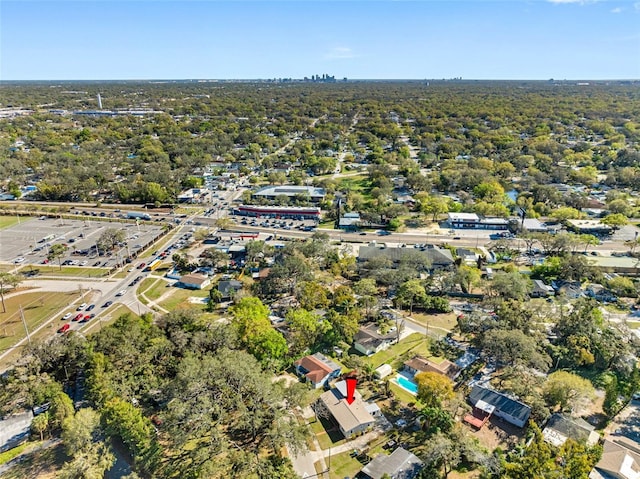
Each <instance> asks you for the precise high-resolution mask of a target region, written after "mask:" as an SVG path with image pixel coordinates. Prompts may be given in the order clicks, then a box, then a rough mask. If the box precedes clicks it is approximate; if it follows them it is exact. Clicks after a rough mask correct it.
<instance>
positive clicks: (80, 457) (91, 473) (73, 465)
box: [56, 442, 115, 479]
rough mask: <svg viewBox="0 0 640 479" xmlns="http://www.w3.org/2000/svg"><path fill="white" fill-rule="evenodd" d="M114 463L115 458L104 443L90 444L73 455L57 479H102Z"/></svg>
mask: <svg viewBox="0 0 640 479" xmlns="http://www.w3.org/2000/svg"><path fill="white" fill-rule="evenodd" d="M114 462H115V456H114V455H113V453H112V452H111V449H110V448H109V446H107V445H106V444H105V443H104V442H94V443H91V444H90V445H89V446H88V447H87V448H85V449H82V450H80V451H78V452H77V453H76V454H74V457H73V459H72V460H71V461H70V462H67V463H65V465H64V466H62V469H60V472H59V473H58V474H57V476H56V478H57V479H103V478H104V474H105V472H106V471H108V470H109V469H110V468H111V466H113V463H114Z"/></svg>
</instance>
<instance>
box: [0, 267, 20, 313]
mask: <svg viewBox="0 0 640 479" xmlns="http://www.w3.org/2000/svg"><path fill="white" fill-rule="evenodd" d="M21 282H22V281H21V279H20V277H19V276H17V275H15V274H11V273H7V272H5V271H2V272H0V298H1V299H2V312H3V313H6V312H7V307H6V306H5V304H4V293H6V292H7V291H8V290H12V289H15V288H17V287H18V285H19V284H20V283H21Z"/></svg>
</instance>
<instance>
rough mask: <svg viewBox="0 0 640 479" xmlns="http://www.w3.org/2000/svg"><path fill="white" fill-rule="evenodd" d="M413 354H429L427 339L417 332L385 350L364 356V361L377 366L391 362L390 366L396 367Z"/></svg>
mask: <svg viewBox="0 0 640 479" xmlns="http://www.w3.org/2000/svg"><path fill="white" fill-rule="evenodd" d="M415 354H421V355H423V356H430V355H431V352H430V350H429V339H428V338H425V336H424V335H422V334H419V333H413V334H412V335H411V336H408V337H406V338H404V339H401V340H400V342H399V343H397V344H394V345H393V346H391V347H390V348H389V349H387V350H386V351H380V352H379V353H375V354H373V355H372V356H369V357H368V358H364V361H366V362H368V363H369V364H371V365H372V366H373V367H375V368H377V367H379V366H381V365H383V364H385V363H388V364H391V366H392V367H394V368H395V369H397V368H398V367H399V366H400V365H402V363H403V362H404V361H406V359H404V358H405V357H407V359H408V356H410V355H411V356H412V355H415Z"/></svg>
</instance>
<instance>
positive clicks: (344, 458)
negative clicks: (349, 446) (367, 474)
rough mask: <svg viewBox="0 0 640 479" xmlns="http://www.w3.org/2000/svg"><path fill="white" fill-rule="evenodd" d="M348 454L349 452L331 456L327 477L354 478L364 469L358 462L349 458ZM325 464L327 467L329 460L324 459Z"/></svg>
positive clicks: (335, 478)
mask: <svg viewBox="0 0 640 479" xmlns="http://www.w3.org/2000/svg"><path fill="white" fill-rule="evenodd" d="M350 454H351V453H350V452H343V453H341V454H336V455H335V456H331V466H330V469H329V477H330V478H331V479H344V478H345V477H355V476H356V474H357V473H358V471H360V469H362V468H363V467H364V466H363V464H362V463H361V462H360V461H358V460H357V459H356V458H354V457H351V456H350ZM325 463H327V466H329V458H327V459H325Z"/></svg>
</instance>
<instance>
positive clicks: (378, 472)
mask: <svg viewBox="0 0 640 479" xmlns="http://www.w3.org/2000/svg"><path fill="white" fill-rule="evenodd" d="M423 467H424V463H423V462H422V461H421V460H420V459H419V458H418V456H416V455H415V454H412V453H411V452H409V451H407V450H406V449H404V448H402V447H399V448H397V449H396V450H395V451H393V452H392V453H391V455H389V456H387V455H386V454H379V455H377V456H376V457H375V458H373V460H372V461H371V462H370V463H369V464H367V465H366V466H364V467H363V468H362V470H361V471H360V475H359V476H358V477H363V478H365V479H382V478H383V477H387V476H388V477H389V478H391V479H414V478H415V477H417V476H418V473H419V472H420V471H421V470H422V468H423ZM385 475H386V476H385Z"/></svg>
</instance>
